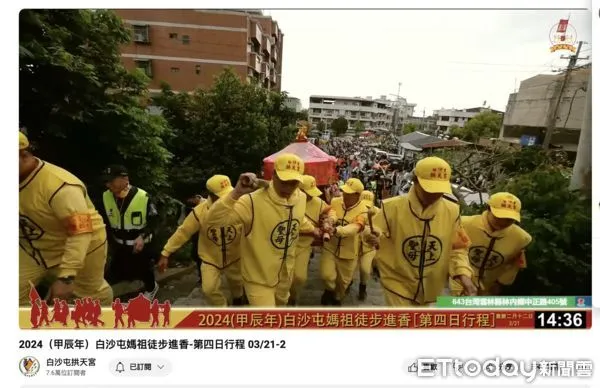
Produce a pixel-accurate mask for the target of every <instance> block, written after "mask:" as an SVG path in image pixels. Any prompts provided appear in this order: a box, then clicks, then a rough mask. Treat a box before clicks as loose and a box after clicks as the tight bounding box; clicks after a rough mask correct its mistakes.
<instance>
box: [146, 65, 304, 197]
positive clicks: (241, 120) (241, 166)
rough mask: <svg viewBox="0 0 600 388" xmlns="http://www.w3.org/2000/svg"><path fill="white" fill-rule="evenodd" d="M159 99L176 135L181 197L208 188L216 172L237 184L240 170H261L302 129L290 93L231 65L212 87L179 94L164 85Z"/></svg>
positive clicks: (174, 176) (174, 171)
mask: <svg viewBox="0 0 600 388" xmlns="http://www.w3.org/2000/svg"><path fill="white" fill-rule="evenodd" d="M154 102H155V104H156V105H158V106H159V107H160V108H161V109H162V110H163V115H164V116H165V118H166V119H167V121H168V122H169V124H170V125H171V126H172V127H173V131H174V134H175V136H174V137H173V138H172V139H171V140H170V141H169V149H170V150H171V152H173V154H174V155H175V156H174V159H173V165H172V167H171V171H170V176H171V180H172V185H173V189H174V195H176V196H177V197H182V196H183V195H184V194H185V195H189V193H193V192H196V193H197V192H200V191H204V187H203V185H204V182H205V181H206V180H207V179H208V178H210V177H211V176H212V175H214V174H223V175H227V176H229V177H230V178H231V179H232V183H234V184H235V180H236V178H237V177H238V176H239V174H240V173H242V172H246V171H254V172H258V171H259V170H260V169H261V165H262V160H263V158H264V157H265V156H268V155H269V154H271V153H273V152H276V151H278V150H280V149H281V148H283V147H284V146H286V145H288V144H289V143H290V142H291V141H292V140H293V136H294V134H295V133H296V128H295V123H296V121H295V117H296V116H295V112H293V111H292V110H290V109H288V108H286V107H285V106H284V95H282V94H279V93H273V92H269V91H267V90H265V89H264V88H261V87H260V86H258V85H255V84H248V83H246V82H243V81H242V80H241V79H240V78H239V77H238V76H237V75H236V74H235V73H234V72H233V71H232V70H231V69H226V70H224V71H223V72H222V73H221V74H220V75H219V76H218V77H217V78H216V79H215V82H214V84H213V86H212V88H211V89H209V90H196V91H195V92H194V93H191V94H188V93H179V94H176V93H173V92H172V91H171V90H170V89H169V88H168V86H167V85H163V90H162V93H161V95H160V96H158V97H157V98H155V100H154Z"/></svg>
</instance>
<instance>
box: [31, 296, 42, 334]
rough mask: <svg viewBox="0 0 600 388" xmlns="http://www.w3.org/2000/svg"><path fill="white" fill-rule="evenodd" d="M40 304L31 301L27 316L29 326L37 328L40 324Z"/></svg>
mask: <svg viewBox="0 0 600 388" xmlns="http://www.w3.org/2000/svg"><path fill="white" fill-rule="evenodd" d="M40 313H41V312H40V306H39V305H38V304H37V301H36V302H33V303H32V305H31V315H30V317H29V321H30V322H31V327H32V328H34V329H37V328H38V327H39V326H40V323H39V320H40Z"/></svg>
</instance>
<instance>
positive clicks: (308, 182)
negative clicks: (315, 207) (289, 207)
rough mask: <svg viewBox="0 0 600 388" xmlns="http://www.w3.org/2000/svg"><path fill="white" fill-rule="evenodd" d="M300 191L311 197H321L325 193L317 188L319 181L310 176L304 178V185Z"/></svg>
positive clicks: (302, 184)
mask: <svg viewBox="0 0 600 388" xmlns="http://www.w3.org/2000/svg"><path fill="white" fill-rule="evenodd" d="M300 189H301V190H302V191H304V192H305V193H306V194H307V195H310V196H311V197H320V196H321V194H323V192H322V191H321V190H319V188H318V187H317V181H316V180H315V178H314V177H312V176H310V175H303V176H302V183H301V184H300Z"/></svg>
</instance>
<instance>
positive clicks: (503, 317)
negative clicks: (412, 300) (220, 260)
mask: <svg viewBox="0 0 600 388" xmlns="http://www.w3.org/2000/svg"><path fill="white" fill-rule="evenodd" d="M590 321H591V320H590ZM534 324H535V318H534V313H533V311H514V310H512V311H473V310H469V311H454V310H419V311H414V310H394V311H392V310H292V311H290V310H269V311H264V310H261V311H256V310H251V311H240V310H237V311H231V310H197V311H193V312H192V313H190V314H189V315H188V316H187V317H185V318H183V319H182V320H181V321H180V322H179V323H178V324H177V325H175V328H181V329H191V328H196V329H198V328H204V329H529V328H534Z"/></svg>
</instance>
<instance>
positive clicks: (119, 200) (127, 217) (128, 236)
mask: <svg viewBox="0 0 600 388" xmlns="http://www.w3.org/2000/svg"><path fill="white" fill-rule="evenodd" d="M103 178H104V182H105V183H106V187H107V188H108V190H106V191H105V192H104V194H103V195H102V207H103V209H102V212H101V214H102V215H103V217H105V223H106V225H107V232H108V235H109V239H108V241H109V246H110V248H111V263H110V267H109V270H108V278H109V281H110V282H111V283H112V284H114V283H117V282H120V281H133V280H142V281H143V282H144V288H145V292H144V296H145V297H146V298H148V299H150V300H153V299H154V297H155V296H156V293H157V292H158V288H159V287H158V283H157V282H156V279H155V276H154V257H156V256H157V255H156V252H157V247H156V246H155V244H153V237H154V233H155V231H156V228H157V226H158V222H159V218H158V211H157V210H156V206H155V205H154V204H153V203H152V201H151V199H150V196H149V195H148V193H147V192H145V191H144V190H142V189H140V188H139V187H135V186H132V185H131V184H130V183H129V173H128V172H127V169H126V168H125V167H123V166H118V165H113V166H110V167H108V168H107V169H106V170H105V171H104V174H103Z"/></svg>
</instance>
